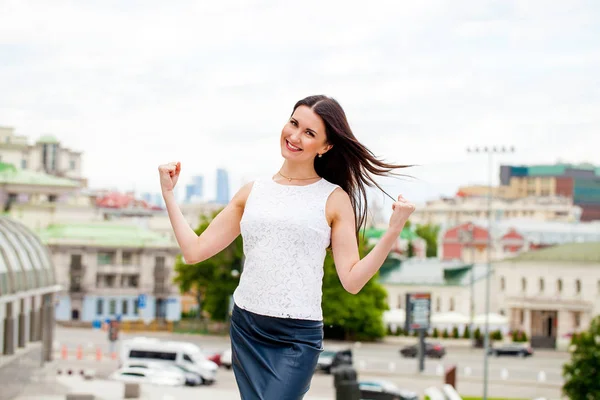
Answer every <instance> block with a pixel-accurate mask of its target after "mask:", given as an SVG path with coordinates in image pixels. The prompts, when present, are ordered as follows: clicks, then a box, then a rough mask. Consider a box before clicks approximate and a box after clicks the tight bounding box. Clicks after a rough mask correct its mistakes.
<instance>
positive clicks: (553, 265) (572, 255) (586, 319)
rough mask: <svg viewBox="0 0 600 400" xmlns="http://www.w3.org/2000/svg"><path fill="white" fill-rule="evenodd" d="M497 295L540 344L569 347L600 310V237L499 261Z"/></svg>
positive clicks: (514, 325)
mask: <svg viewBox="0 0 600 400" xmlns="http://www.w3.org/2000/svg"><path fill="white" fill-rule="evenodd" d="M494 271H495V283H494V296H495V297H497V301H498V303H499V304H500V307H501V308H503V309H505V310H506V311H507V315H508V316H509V319H510V326H511V329H514V330H523V331H525V332H526V333H527V335H528V337H530V338H531V343H532V345H533V346H535V347H550V348H554V347H556V346H557V345H560V342H561V341H562V342H563V343H562V346H561V347H564V346H565V345H566V343H568V340H569V337H570V335H571V334H573V333H575V332H579V331H582V330H585V329H587V328H588V327H589V324H590V321H591V319H592V318H593V317H594V316H596V315H599V314H600V241H598V242H595V243H568V244H564V245H561V246H556V247H552V248H548V249H542V250H537V251H531V252H527V253H524V254H521V255H519V256H517V257H515V258H512V259H509V260H505V261H502V262H499V263H495V264H494Z"/></svg>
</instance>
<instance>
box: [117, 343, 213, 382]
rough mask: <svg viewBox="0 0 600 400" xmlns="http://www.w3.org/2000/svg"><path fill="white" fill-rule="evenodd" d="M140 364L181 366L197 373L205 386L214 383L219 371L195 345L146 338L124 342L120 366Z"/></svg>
mask: <svg viewBox="0 0 600 400" xmlns="http://www.w3.org/2000/svg"><path fill="white" fill-rule="evenodd" d="M138 362H157V363H162V364H171V365H179V366H181V367H183V368H185V369H186V370H188V371H190V372H195V373H197V374H198V375H199V376H200V377H201V378H202V383H203V384H212V383H214V382H215V380H216V374H217V369H218V366H217V364H215V363H214V362H212V361H210V360H208V359H207V358H206V356H205V355H204V353H203V352H202V350H201V349H200V347H198V346H197V345H195V344H193V343H186V342H175V341H162V340H158V339H155V338H145V337H137V338H133V339H128V340H125V341H123V343H122V345H121V351H120V356H119V366H123V365H126V364H128V363H138Z"/></svg>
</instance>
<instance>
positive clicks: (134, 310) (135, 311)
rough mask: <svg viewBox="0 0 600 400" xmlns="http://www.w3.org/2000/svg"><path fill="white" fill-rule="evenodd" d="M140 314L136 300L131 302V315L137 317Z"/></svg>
mask: <svg viewBox="0 0 600 400" xmlns="http://www.w3.org/2000/svg"><path fill="white" fill-rule="evenodd" d="M139 313H140V303H139V300H138V298H136V299H135V300H133V315H139Z"/></svg>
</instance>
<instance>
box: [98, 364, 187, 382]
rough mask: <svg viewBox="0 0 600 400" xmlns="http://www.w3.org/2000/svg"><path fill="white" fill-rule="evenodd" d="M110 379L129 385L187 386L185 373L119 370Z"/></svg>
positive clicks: (136, 369)
mask: <svg viewBox="0 0 600 400" xmlns="http://www.w3.org/2000/svg"><path fill="white" fill-rule="evenodd" d="M109 379H112V380H115V381H121V382H127V383H150V384H154V385H165V386H183V385H184V384H185V376H184V374H183V373H180V374H175V373H173V372H172V371H165V370H155V369H143V368H119V369H118V370H116V371H115V372H113V373H112V374H111V375H110V376H109Z"/></svg>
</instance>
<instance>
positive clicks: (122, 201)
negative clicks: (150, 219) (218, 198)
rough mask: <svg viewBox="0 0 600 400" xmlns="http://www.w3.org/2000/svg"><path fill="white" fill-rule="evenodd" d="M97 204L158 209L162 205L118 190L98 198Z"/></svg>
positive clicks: (100, 205)
mask: <svg viewBox="0 0 600 400" xmlns="http://www.w3.org/2000/svg"><path fill="white" fill-rule="evenodd" d="M96 206H98V207H102V208H119V209H121V208H145V209H150V210H157V209H160V207H157V206H154V205H152V204H149V203H147V202H146V201H144V200H139V199H136V198H135V196H134V195H133V194H123V193H118V192H113V193H109V194H107V195H104V196H102V197H99V198H98V199H96Z"/></svg>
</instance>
